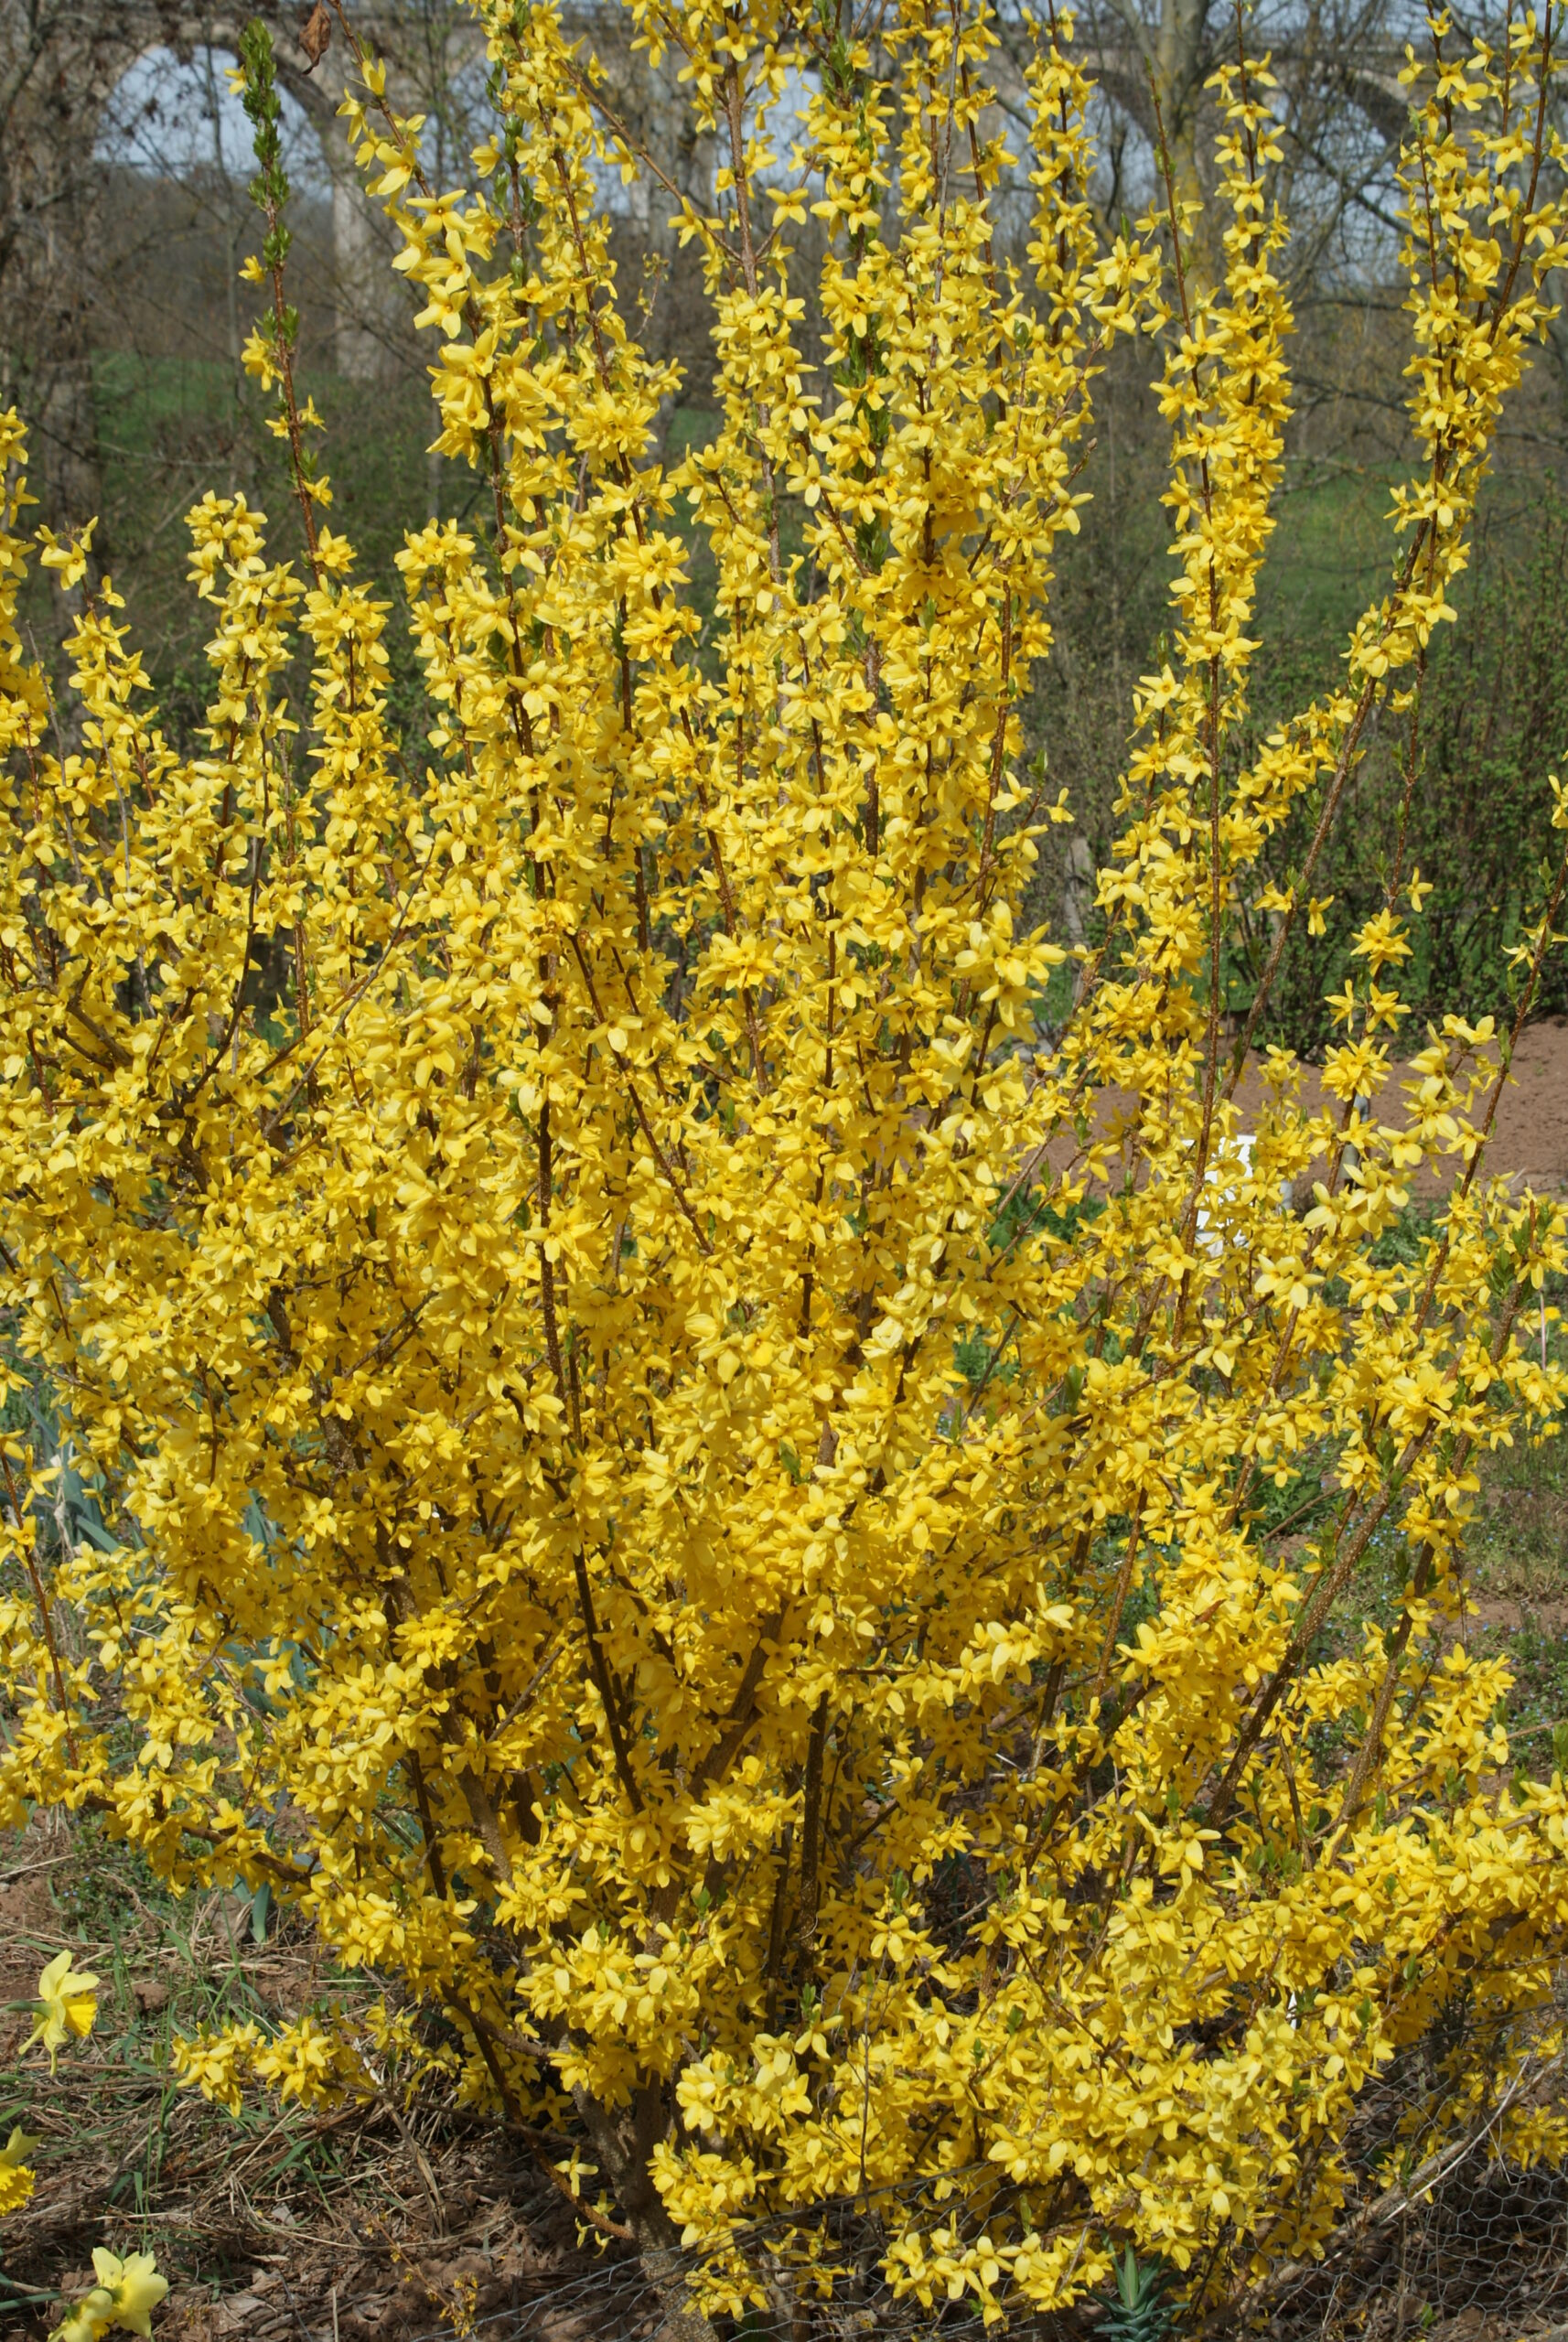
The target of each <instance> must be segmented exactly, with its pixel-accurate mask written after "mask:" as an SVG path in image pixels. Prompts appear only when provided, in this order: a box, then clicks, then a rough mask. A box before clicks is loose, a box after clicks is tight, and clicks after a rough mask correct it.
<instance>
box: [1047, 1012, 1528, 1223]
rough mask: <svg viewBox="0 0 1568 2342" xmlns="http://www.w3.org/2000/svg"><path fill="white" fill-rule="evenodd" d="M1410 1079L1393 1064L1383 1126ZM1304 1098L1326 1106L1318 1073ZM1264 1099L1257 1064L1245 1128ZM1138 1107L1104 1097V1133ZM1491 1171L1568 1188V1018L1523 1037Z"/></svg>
mask: <svg viewBox="0 0 1568 2342" xmlns="http://www.w3.org/2000/svg"><path fill="white" fill-rule="evenodd" d="M1408 1073H1409V1069H1408V1066H1407V1065H1406V1064H1405V1063H1403V1062H1402V1061H1400V1060H1396V1061H1395V1062H1394V1064H1393V1066H1392V1067H1391V1070H1390V1074H1389V1079H1388V1080H1387V1081H1386V1083H1385V1084H1384V1086H1383V1088H1382V1090H1381V1091H1380V1093H1379V1094H1378V1095H1377V1097H1376V1098H1375V1099H1374V1100H1373V1101H1372V1102H1373V1114H1374V1117H1375V1119H1376V1120H1378V1121H1379V1122H1382V1123H1391V1124H1394V1125H1397V1124H1399V1123H1402V1121H1403V1119H1404V1101H1403V1098H1402V1091H1401V1084H1402V1082H1403V1081H1404V1080H1406V1079H1407V1078H1408ZM1302 1093H1303V1099H1304V1102H1305V1105H1306V1106H1307V1108H1308V1110H1309V1111H1311V1112H1316V1111H1317V1109H1318V1108H1319V1106H1320V1105H1322V1104H1323V1103H1324V1102H1325V1101H1324V1096H1323V1090H1322V1087H1321V1082H1320V1079H1319V1076H1318V1073H1317V1070H1316V1068H1315V1067H1312V1066H1306V1067H1305V1068H1304V1069H1303V1083H1302ZM1264 1094H1265V1092H1264V1085H1263V1081H1262V1073H1261V1070H1260V1062H1259V1060H1258V1059H1257V1058H1253V1059H1252V1060H1251V1062H1250V1064H1249V1066H1248V1068H1247V1070H1246V1072H1245V1073H1244V1074H1243V1076H1242V1079H1241V1083H1240V1090H1239V1091H1238V1098H1239V1101H1240V1108H1241V1127H1242V1128H1243V1129H1250V1128H1251V1127H1252V1126H1253V1124H1254V1123H1255V1121H1256V1118H1257V1114H1258V1111H1259V1108H1260V1106H1261V1104H1262V1100H1263V1097H1264ZM1484 1099H1485V1093H1484V1092H1483V1093H1482V1100H1481V1101H1477V1109H1476V1112H1477V1115H1479V1113H1480V1112H1481V1110H1482V1104H1483V1103H1484ZM1328 1102H1329V1103H1331V1104H1332V1105H1333V1106H1334V1111H1335V1112H1338V1111H1339V1109H1338V1107H1337V1101H1328ZM1132 1104H1133V1099H1132V1097H1131V1095H1130V1094H1128V1093H1125V1092H1122V1091H1114V1090H1112V1091H1107V1092H1105V1093H1104V1094H1103V1095H1102V1098H1101V1108H1100V1127H1101V1130H1107V1129H1109V1130H1114V1129H1115V1128H1116V1126H1117V1123H1118V1119H1119V1117H1120V1115H1121V1114H1122V1113H1123V1112H1126V1111H1127V1110H1128V1109H1129V1108H1131V1106H1132ZM1072 1153H1073V1147H1072V1142H1071V1141H1070V1139H1069V1140H1066V1141H1060V1140H1058V1141H1055V1142H1053V1144H1052V1145H1051V1146H1050V1148H1049V1150H1048V1154H1049V1158H1050V1160H1051V1161H1052V1162H1053V1163H1054V1164H1055V1165H1056V1166H1057V1167H1058V1169H1060V1168H1063V1167H1065V1166H1066V1164H1067V1163H1068V1161H1069V1158H1070V1156H1071V1155H1072ZM1486 1168H1487V1171H1488V1172H1490V1173H1493V1174H1502V1175H1505V1176H1509V1177H1510V1178H1515V1179H1517V1180H1519V1181H1520V1184H1521V1185H1524V1186H1530V1187H1535V1188H1537V1189H1538V1190H1548V1191H1550V1190H1554V1189H1557V1188H1560V1187H1568V1017H1562V1016H1546V1017H1542V1018H1541V1020H1540V1022H1539V1023H1537V1024H1534V1025H1528V1026H1526V1027H1525V1029H1524V1031H1523V1033H1522V1034H1521V1035H1520V1043H1519V1048H1518V1051H1517V1053H1516V1056H1515V1059H1514V1066H1513V1071H1512V1074H1511V1076H1510V1078H1509V1080H1508V1081H1507V1082H1506V1083H1505V1084H1504V1086H1503V1092H1502V1095H1501V1097H1500V1098H1499V1099H1498V1110H1497V1115H1496V1119H1495V1122H1494V1124H1493V1129H1492V1137H1491V1143H1490V1144H1489V1145H1488V1147H1487V1158H1486ZM1451 1176H1452V1175H1451V1174H1449V1175H1448V1176H1444V1170H1443V1167H1442V1166H1439V1168H1438V1169H1437V1170H1435V1171H1434V1170H1424V1171H1423V1173H1422V1174H1421V1175H1420V1176H1418V1177H1416V1178H1415V1179H1414V1180H1413V1181H1412V1186H1413V1187H1414V1188H1415V1189H1416V1191H1417V1192H1418V1193H1420V1194H1423V1195H1435V1194H1438V1193H1440V1192H1442V1190H1443V1189H1444V1187H1446V1186H1447V1185H1448V1184H1449V1181H1450V1178H1451Z"/></svg>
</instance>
